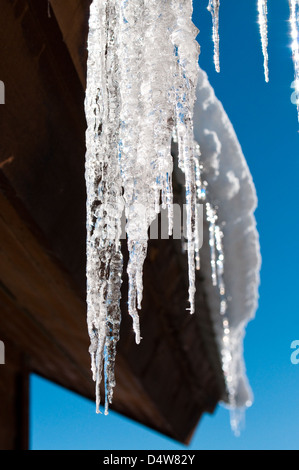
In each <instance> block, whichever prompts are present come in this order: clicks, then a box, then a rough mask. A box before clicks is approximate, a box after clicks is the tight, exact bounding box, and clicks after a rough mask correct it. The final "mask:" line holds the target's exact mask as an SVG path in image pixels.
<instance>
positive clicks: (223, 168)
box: [194, 70, 261, 426]
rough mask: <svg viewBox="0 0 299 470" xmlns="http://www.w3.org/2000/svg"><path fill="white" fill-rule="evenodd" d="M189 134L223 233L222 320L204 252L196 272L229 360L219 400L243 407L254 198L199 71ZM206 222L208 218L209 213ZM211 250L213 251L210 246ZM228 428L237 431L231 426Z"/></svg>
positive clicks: (253, 292) (255, 252) (252, 304)
mask: <svg viewBox="0 0 299 470" xmlns="http://www.w3.org/2000/svg"><path fill="white" fill-rule="evenodd" d="M194 134H195V139H196V141H197V142H198V143H199V145H200V149H201V161H202V164H203V168H204V177H205V178H206V180H207V183H208V186H207V188H208V201H209V204H212V205H213V206H214V207H217V216H218V221H217V225H218V226H219V227H221V231H222V232H223V237H222V236H221V235H220V234H218V236H217V238H218V241H219V236H220V237H221V241H222V244H223V253H224V255H225V260H224V270H223V273H222V266H221V265H220V274H221V277H223V283H224V286H225V298H226V299H227V308H226V309H225V317H224V316H223V315H221V314H220V308H219V304H220V303H221V295H220V289H219V283H218V286H216V285H215V282H214V283H213V282H211V278H212V279H214V278H215V277H216V275H215V268H214V267H213V263H212V267H211V257H210V253H209V252H208V250H207V249H205V248H204V249H202V252H201V266H202V268H201V269H202V270H203V272H204V277H205V289H206V292H207V295H208V302H209V306H210V309H211V316H212V319H213V324H214V329H215V332H216V337H217V342H218V347H219V351H220V353H223V357H222V360H223V365H224V366H225V361H226V360H227V358H229V360H228V362H230V359H231V363H230V366H229V375H230V376H231V377H230V383H227V386H228V388H229V389H230V390H231V391H232V394H233V397H229V394H228V397H223V401H224V402H226V403H228V404H229V405H231V408H239V407H241V408H242V407H246V406H249V405H250V404H251V403H252V400H253V396H252V392H251V389H250V386H249V383H248V379H247V377H246V371H245V365H244V359H243V338H244V334H245V327H246V325H247V323H248V321H249V320H251V319H252V318H254V316H255V312H256V309H257V304H258V286H259V270H260V263H261V257H260V249H259V238H258V233H257V230H256V221H255V217H254V210H255V208H256V206H257V197H256V192H255V188H254V185H253V181H252V177H251V174H250V171H249V169H248V166H247V163H246V160H245V158H244V156H243V153H242V150H241V147H240V144H239V142H238V139H237V136H236V134H235V132H234V129H233V126H232V124H231V122H230V121H229V119H228V117H227V114H226V113H225V111H224V109H223V106H222V104H221V103H220V101H219V100H218V99H217V98H216V97H215V93H214V90H213V89H212V87H211V85H210V84H209V81H208V78H207V75H206V73H205V72H204V71H202V70H200V71H199V78H198V85H197V101H196V103H195V108H194ZM209 217H210V218H211V217H212V219H213V213H212V214H211V213H210V215H209ZM214 224H215V221H214V222H213V225H214ZM209 230H210V232H211V230H212V231H215V227H213V228H212V229H211V226H210V228H209V227H207V228H206V233H204V240H207V239H208V240H209V235H208V232H209ZM216 230H220V228H218V229H216ZM216 243H217V242H216ZM212 249H213V250H214V249H215V247H214V246H213V242H212ZM220 254H221V248H220ZM213 256H215V255H213ZM213 256H212V259H213ZM218 275H219V274H218ZM213 284H214V285H213ZM224 330H226V331H227V330H229V331H227V333H229V335H228V338H229V339H228V340H224V338H225V334H224ZM227 341H229V342H230V344H229V345H227ZM230 355H231V358H230ZM225 358H226V359H225ZM224 373H225V367H224ZM224 375H225V374H224ZM226 377H227V376H226ZM234 416H235V415H234ZM234 419H235V418H234ZM232 424H233V426H237V424H236V423H232Z"/></svg>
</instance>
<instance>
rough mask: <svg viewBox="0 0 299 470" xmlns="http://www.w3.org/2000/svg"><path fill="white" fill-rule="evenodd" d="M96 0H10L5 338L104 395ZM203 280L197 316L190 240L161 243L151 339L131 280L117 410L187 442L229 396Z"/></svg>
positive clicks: (2, 153)
mask: <svg viewBox="0 0 299 470" xmlns="http://www.w3.org/2000/svg"><path fill="white" fill-rule="evenodd" d="M89 4H90V0H87V1H83V0H64V1H63V2H61V0H52V1H51V5H52V7H51V9H50V11H51V17H50V18H49V16H48V8H47V1H46V0H44V1H41V0H3V1H2V2H1V7H0V41H1V44H5V47H3V48H2V50H1V53H0V54H1V60H0V79H1V80H2V81H3V82H4V83H5V87H6V89H5V91H6V104H5V105H2V106H1V107H0V113H1V115H0V116H1V120H0V340H1V339H2V337H3V338H5V339H6V340H7V341H9V342H10V344H12V345H18V348H17V350H18V357H22V358H26V367H27V369H28V370H30V371H33V372H36V373H38V374H40V375H42V376H44V377H46V378H47V379H50V380H52V381H54V382H56V383H58V384H60V385H62V386H64V387H67V388H69V389H70V390H73V391H75V392H77V393H80V394H81V395H83V396H85V397H88V398H91V399H94V383H93V382H92V380H91V374H90V359H89V354H88V345H89V339H88V335H87V327H86V304H85V182H84V157H85V140H84V139H85V128H86V122H85V117H84V109H83V102H84V86H85V67H86V35H87V26H88V24H87V20H88V8H89ZM123 248H124V255H125V258H126V256H127V252H126V248H125V246H124V247H123ZM203 249H207V247H204V248H203ZM202 275H203V274H201V276H202ZM201 281H202V278H201V277H198V279H197V299H196V301H197V305H198V307H199V309H200V312H201V314H200V317H199V316H197V315H196V316H195V315H194V316H190V315H189V314H188V313H187V312H186V307H187V301H186V300H187V290H188V289H187V269H186V258H185V257H184V256H183V255H182V254H181V248H180V244H177V242H175V241H172V240H170V241H168V240H152V241H151V242H150V245H149V250H148V257H147V260H146V263H145V269H144V286H145V287H144V300H143V308H142V312H141V333H142V336H143V340H142V342H141V344H140V345H139V346H137V345H136V344H135V341H134V335H133V332H132V325H131V319H130V318H129V316H128V314H127V304H126V302H127V290H126V289H127V285H126V283H127V277H126V275H124V282H123V292H122V312H123V315H122V324H121V339H120V342H119V345H118V353H117V363H116V379H117V386H116V389H115V397H114V402H113V408H114V409H115V410H116V411H119V412H120V413H122V414H124V415H126V416H128V417H130V418H133V419H135V420H137V421H139V422H141V423H143V424H145V425H147V426H150V427H152V428H154V429H156V430H158V431H160V432H161V433H164V434H167V435H169V436H171V437H173V438H175V439H177V440H179V441H182V442H188V441H189V439H190V438H191V436H192V433H193V430H194V428H195V427H196V425H197V423H198V420H199V419H200V417H201V415H202V413H204V412H206V411H208V412H212V411H213V410H214V408H215V406H216V404H217V402H218V401H219V399H220V398H221V397H222V396H223V393H224V382H223V377H222V372H221V366H220V361H219V357H218V352H217V347H216V344H215V339H214V334H213V329H212V325H211V321H210V317H209V309H208V307H207V302H206V298H205V293H204V291H203V289H202V288H201V285H202V282H201ZM12 349H14V347H12ZM6 367H7V366H6V365H4V366H1V365H0V374H1V371H5V370H6ZM1 381H2V376H1ZM2 383H3V381H2ZM17 388H19V387H17ZM4 403H5V402H2V401H0V414H1V413H2V406H3V404H4ZM11 409H12V407H11ZM24 409H26V407H24ZM99 419H105V418H104V417H99ZM25 421H26V420H25ZM25 421H24V420H23V422H25ZM9 432H10V431H9ZM9 432H8V433H9ZM12 433H13V431H12ZM3 436H4V435H3V434H0V446H2V445H3V446H4V447H5V446H6V445H8V443H7V442H8V441H6V440H5V437H3ZM10 442H17V441H10ZM9 445H10V444H9ZM14 445H15V447H16V446H17V444H14Z"/></svg>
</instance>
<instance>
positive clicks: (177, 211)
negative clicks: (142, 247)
mask: <svg viewBox="0 0 299 470" xmlns="http://www.w3.org/2000/svg"><path fill="white" fill-rule="evenodd" d="M104 210H105V211H109V212H110V213H111V214H112V213H115V212H117V213H119V212H121V213H122V216H121V219H120V221H121V227H120V229H121V234H120V237H119V238H120V239H121V240H125V239H126V238H127V236H128V237H129V238H130V239H131V240H134V239H136V240H138V241H143V240H147V239H150V240H158V239H160V240H168V239H169V238H170V236H171V237H172V238H173V239H174V240H184V239H185V240H187V239H188V222H187V220H188V210H189V209H188V207H187V206H186V204H183V205H180V204H172V205H171V212H172V215H171V219H172V230H171V235H170V233H169V232H170V230H169V209H167V208H166V209H163V208H161V207H160V208H159V217H158V213H155V212H154V211H153V213H152V214H151V215H150V220H152V223H151V224H150V226H149V230H147V227H148V218H149V214H148V212H149V209H148V207H146V206H144V205H143V204H139V203H136V204H132V206H131V207H130V208H129V214H126V213H125V210H124V207H123V206H122V207H121V208H120V211H119V210H118V208H117V207H115V206H111V207H110V208H107V207H106V208H105V209H104ZM152 210H153V209H152ZM128 216H129V217H128ZM191 216H192V219H193V221H194V222H193V223H192V232H193V235H194V240H193V241H194V243H195V245H196V248H197V249H200V248H201V247H202V244H203V204H195V208H194V211H193V214H191ZM94 217H95V219H94V221H93V224H94V225H93V226H92V229H91V232H92V233H93V234H96V236H103V233H104V230H103V224H104V218H103V217H102V214H101V213H100V212H97V210H96V211H95V213H94ZM128 218H129V220H130V222H129V223H128ZM135 220H136V221H138V223H136V224H135V223H134V221H135ZM141 227H142V228H143V229H144V231H142V233H140V230H142V228H141ZM111 235H112V236H113V235H114V236H115V237H116V238H118V233H117V232H116V231H115V233H113V232H110V233H109V237H111Z"/></svg>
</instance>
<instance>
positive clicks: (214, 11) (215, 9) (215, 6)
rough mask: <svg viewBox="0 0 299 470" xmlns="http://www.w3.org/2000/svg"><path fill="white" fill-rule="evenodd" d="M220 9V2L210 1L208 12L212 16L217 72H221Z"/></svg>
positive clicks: (216, 0)
mask: <svg viewBox="0 0 299 470" xmlns="http://www.w3.org/2000/svg"><path fill="white" fill-rule="evenodd" d="M219 8H220V0H209V5H208V10H209V12H210V13H211V15H212V23H213V42H214V64H215V69H216V72H220V61H219V40H220V38H219Z"/></svg>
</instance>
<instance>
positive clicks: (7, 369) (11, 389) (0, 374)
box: [0, 336, 29, 450]
mask: <svg viewBox="0 0 299 470" xmlns="http://www.w3.org/2000/svg"><path fill="white" fill-rule="evenodd" d="M1 337H2V338H4V337H3V336H1ZM0 401H1V413H0V449H1V450H26V449H27V448H28V442H29V433H28V430H29V427H28V424H29V369H28V365H27V358H26V356H25V355H24V353H23V352H22V351H20V350H19V349H18V347H17V345H15V344H13V343H12V342H11V341H9V340H8V339H6V338H5V365H0Z"/></svg>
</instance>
